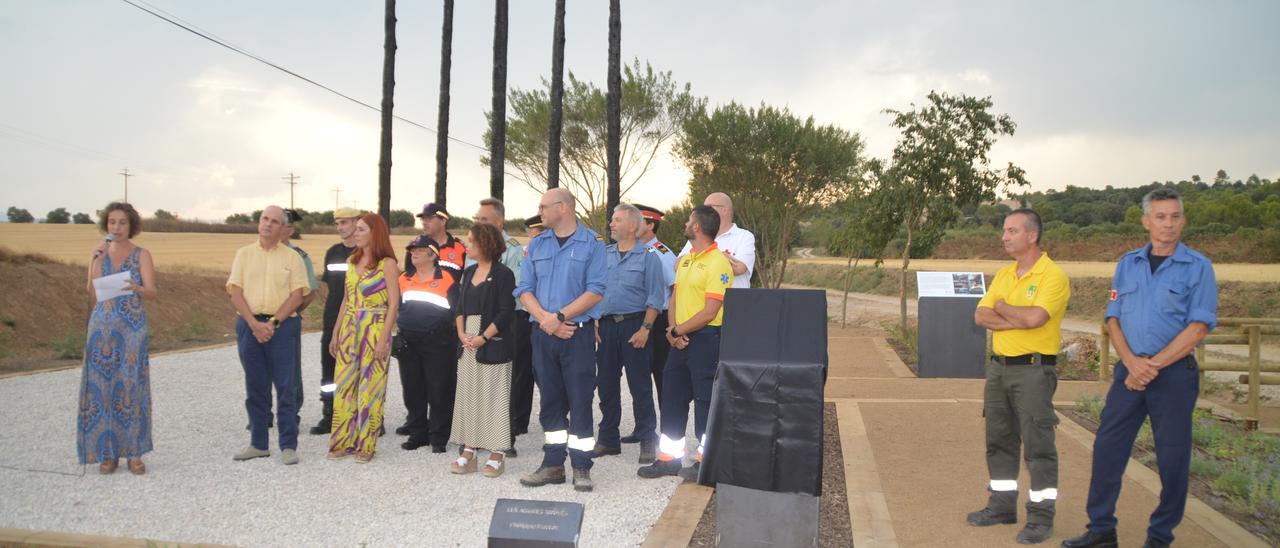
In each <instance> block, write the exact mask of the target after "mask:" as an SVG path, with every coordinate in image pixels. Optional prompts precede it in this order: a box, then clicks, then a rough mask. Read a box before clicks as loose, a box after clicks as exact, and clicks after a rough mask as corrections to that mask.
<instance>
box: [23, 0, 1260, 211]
mask: <svg viewBox="0 0 1280 548" xmlns="http://www.w3.org/2000/svg"><path fill="white" fill-rule="evenodd" d="M147 3H149V5H152V6H155V7H158V8H160V9H162V10H164V11H166V12H168V13H171V14H173V15H176V16H177V17H180V18H181V19H183V20H185V21H187V22H189V23H192V24H194V25H195V26H197V27H199V28H201V29H203V30H205V31H208V32H209V33H211V34H213V35H216V36H218V37H220V38H222V39H224V40H226V41H228V42H230V43H232V44H235V45H236V46H239V47H241V48H243V49H245V50H248V51H250V52H253V53H255V54H257V55H259V56H262V57H264V58H266V59H269V60H271V61H273V62H275V63H277V64H280V65H282V66H284V67H287V68H289V69H291V70H293V71H295V72H298V73H300V74H302V75H305V76H307V77H309V78H312V79H314V80H317V81H319V82H322V83H324V84H326V85H328V86H330V87H332V88H335V89H337V90H339V91H342V92H343V93H346V94H348V95H351V96H353V97H356V98H358V99H361V100H363V101H365V102H368V103H371V104H377V103H378V101H379V99H380V89H381V67H382V17H383V13H382V9H383V3H382V2H377V1H374V0H363V1H350V0H290V1H284V0H280V1H271V2H262V1H249V0H222V1H217V2H210V1H196V0H147ZM399 4H400V5H399V26H398V39H399V45H400V49H399V53H398V55H397V57H396V79H397V86H396V106H395V112H396V114H398V115H401V116H404V117H406V118H408V119H410V120H413V121H415V122H419V123H422V124H423V125H426V126H429V127H434V125H435V119H436V102H437V100H438V97H437V89H438V75H439V67H438V62H439V45H440V17H441V14H440V5H439V2H424V1H417V2H400V3H399ZM607 4H608V3H607V2H605V1H604V0H590V1H587V0H576V1H575V0H570V1H569V2H568V19H567V29H568V32H567V34H568V39H567V46H566V64H567V68H568V70H570V71H573V72H574V73H575V74H577V75H578V76H579V77H580V78H583V79H588V80H592V81H595V82H599V83H601V84H603V82H604V79H605V66H606V41H607V27H606V22H607V17H608V13H607ZM553 5H554V2H553V1H552V0H515V1H513V2H511V28H510V38H509V40H510V46H509V48H510V58H509V73H508V85H509V86H511V87H519V88H530V87H534V86H538V85H540V84H539V79H540V78H541V77H543V76H546V75H547V74H549V71H550V59H551V30H552V11H553ZM622 17H623V23H622V29H623V30H622V33H623V36H622V55H623V58H624V60H629V59H632V58H639V59H641V60H647V61H650V62H651V63H652V64H653V65H654V66H655V67H656V68H658V69H661V70H670V71H672V72H673V73H674V77H675V78H676V79H677V80H679V81H682V82H689V83H691V84H692V86H693V92H694V93H695V94H697V95H701V96H705V97H707V98H709V100H710V102H711V104H712V105H716V104H722V103H727V102H729V101H738V102H740V103H746V104H750V105H756V104H759V103H761V102H764V103H769V104H771V105H778V106H787V107H789V108H790V109H791V110H792V111H794V112H795V113H797V114H801V115H812V116H813V117H815V119H816V120H818V121H819V122H821V123H831V124H837V125H840V126H842V127H844V128H846V129H849V130H851V131H856V132H858V133H860V134H861V135H862V136H863V137H864V139H865V140H866V141H867V145H868V146H867V151H868V153H870V154H873V155H876V156H881V157H884V156H887V155H888V154H889V153H890V151H891V150H892V147H893V144H894V140H895V138H896V134H895V132H893V131H892V130H891V129H890V128H889V127H888V122H889V117H888V116H886V115H884V114H882V112H881V111H882V110H883V109H885V108H898V109H901V108H908V107H909V105H910V104H911V103H912V102H913V101H915V102H920V101H922V100H923V98H924V96H925V94H927V93H928V92H929V90H932V89H937V90H944V91H947V92H951V93H967V94H971V95H980V96H985V95H990V96H992V97H993V99H994V101H995V106H996V110H997V111H999V112H1003V113H1008V114H1010V115H1011V116H1012V117H1013V119H1014V120H1015V121H1016V122H1017V124H1018V132H1017V135H1015V136H1014V137H1011V138H1005V139H1004V140H1003V141H1001V142H1000V143H999V145H998V146H997V150H996V154H995V156H996V158H995V159H996V160H997V161H1001V162H1003V161H1013V162H1015V163H1018V164H1019V165H1022V166H1023V167H1025V168H1026V169H1027V171H1028V177H1029V178H1030V179H1031V181H1032V182H1033V185H1034V188H1036V189H1047V188H1062V187H1064V186H1066V185H1068V184H1075V185H1088V186H1102V185H1108V184H1109V185H1116V186H1132V185H1138V184H1144V183H1147V182H1150V181H1152V180H1165V179H1181V178H1187V177H1189V176H1190V175H1192V174H1200V175H1202V176H1205V177H1206V178H1207V177H1211V176H1212V174H1213V173H1214V172H1215V171H1216V170H1217V169H1219V168H1223V169H1226V170H1227V171H1228V172H1229V173H1230V174H1231V175H1232V176H1234V177H1239V178H1244V177H1247V176H1248V175H1249V174H1250V173H1257V174H1258V175H1260V176H1263V177H1270V178H1276V177H1278V176H1280V154H1278V153H1277V152H1278V151H1280V102H1277V101H1276V95H1277V91H1280V70H1277V69H1278V67H1280V65H1278V64H1277V61H1276V60H1277V59H1280V33H1277V31H1276V26H1275V22H1276V21H1280V3H1277V2H1274V1H1270V0H1256V1H1232V2H1192V1H1135V2H1101V1H1084V2H1057V3H1045V2H1012V1H1008V2H987V1H970V2H942V1H939V2H925V1H921V2H895V1H888V0H885V1H879V0H877V1H852V0H847V1H804V0H800V1H794V2H781V1H772V2H769V1H742V0H739V1H728V0H725V1H719V0H717V1H711V0H699V1H697V2H689V1H677V0H643V1H639V0H631V1H626V2H623V14H622ZM492 19H493V5H492V2H488V1H484V0H461V1H459V2H457V7H456V11H455V19H454V45H453V77H452V79H453V94H452V95H453V108H452V125H451V127H450V134H451V135H452V136H455V137H457V138H459V139H462V140H464V141H468V142H471V143H477V144H480V143H481V142H482V135H483V132H484V123H485V122H484V114H483V113H484V111H485V109H486V108H488V106H489V101H490V95H489V94H490V86H491V80H490V78H491V59H492V53H491V47H492V39H493V36H492V33H493V21H492ZM0 75H3V80H4V84H3V85H0V166H3V169H0V209H7V208H8V207H9V206H10V205H17V206H19V207H23V208H27V209H29V210H30V211H31V212H32V213H33V214H35V215H36V216H37V217H43V215H44V213H45V212H47V211H49V210H50V209H53V208H55V207H59V206H62V207H67V208H68V209H69V210H71V211H73V212H75V211H87V212H92V211H93V210H94V209H96V208H99V207H101V206H102V205H103V204H104V203H106V202H107V201H109V200H111V199H116V198H120V197H121V196H123V193H124V189H123V184H122V180H123V178H122V177H121V176H120V175H118V173H119V172H120V171H121V169H123V168H125V167H128V168H129V170H130V171H131V172H133V173H135V174H136V177H132V178H131V179H130V189H129V197H130V199H131V200H132V201H133V202H134V203H135V204H137V205H138V206H139V209H141V210H143V211H146V212H150V211H153V210H155V209H157V208H163V209H167V210H170V211H175V212H177V213H179V214H181V215H183V216H185V217H195V218H203V219H221V218H222V217H224V216H226V215H227V214H228V213H231V212H236V211H249V210H252V209H256V208H259V207H261V206H262V205H264V204H266V203H271V202H276V203H287V202H288V200H289V187H288V186H287V185H286V184H285V182H284V181H283V180H282V177H284V176H286V175H288V174H289V173H290V172H292V173H296V174H298V175H300V176H301V184H300V185H298V187H297V197H296V200H297V204H298V205H299V206H300V207H304V208H308V209H329V208H332V207H333V205H334V204H335V201H340V202H341V203H342V205H352V204H355V205H357V206H359V207H364V208H373V207H375V206H376V196H377V162H378V128H379V125H378V123H379V122H378V114H377V113H376V112H373V111H371V110H368V109H366V108H364V107H361V106H359V105H356V104H353V103H351V102H348V101H347V100H345V99H342V98H340V97H337V96H335V95H333V94H331V93H328V92H326V91H323V90H320V89H317V88H315V87H313V86H311V85H309V84H306V83H304V82H302V81H300V80H298V79H295V78H293V77H290V76H288V75H286V74H283V73H281V72H279V71H277V70H275V69H272V68H269V67H266V66H264V65H262V64H260V63H258V62H255V61H253V60H251V59H248V58H246V57H243V56H241V55H238V54H236V53H233V52H231V51H228V50H226V49H223V48H221V47H219V46H217V45H215V44H212V43H210V42H208V41H205V40H203V39H200V38H198V37H196V36H194V35H192V34H189V33H187V32H185V31H183V30H181V29H179V28H177V27H174V26H172V25H170V24H168V23H165V22H163V21H161V20H159V19H156V18H154V17H152V16H150V15H147V14H146V13H143V12H142V11H140V10H138V9H137V8H135V7H133V6H130V5H129V4H126V3H124V2H122V1H118V0H0ZM601 87H603V85H601ZM394 143H395V149H394V150H395V157H394V173H393V188H392V196H393V198H392V206H393V207H395V208H405V209H416V208H418V207H420V206H421V204H422V203H423V202H425V201H428V200H429V199H430V198H431V196H432V195H433V190H432V189H433V184H434V173H435V135H434V134H433V133H431V132H429V131H426V130H423V129H421V128H417V127H414V126H412V125H409V124H404V123H399V122H398V123H397V124H396V126H395V139H394ZM480 154H481V153H480V151H478V150H476V149H474V148H471V147H468V146H466V145H463V144H459V143H452V144H451V148H450V161H449V167H450V187H449V202H450V204H451V206H452V207H451V209H453V210H454V213H455V214H465V215H470V214H471V212H472V211H471V209H472V208H471V207H470V204H472V203H474V202H475V201H476V200H478V199H480V198H482V197H483V196H484V195H485V194H487V189H488V169H487V168H485V167H483V166H481V165H480V163H479V157H480ZM658 163H659V165H658V169H656V170H655V171H654V172H652V175H650V177H649V178H648V179H646V181H645V182H644V183H643V184H642V186H643V188H641V187H637V188H636V189H635V190H633V192H632V194H631V195H629V197H628V198H629V199H632V200H635V201H640V202H646V203H650V204H652V205H657V206H668V205H671V204H672V203H674V202H676V201H679V200H680V199H682V198H683V196H684V194H685V192H686V175H685V174H684V172H683V171H682V169H681V168H680V166H679V165H678V164H677V163H676V162H675V161H674V160H672V159H670V158H665V157H664V158H662V159H660V161H659V162H658ZM507 184H508V187H507V199H508V202H509V203H510V204H511V207H512V208H513V209H514V210H515V211H516V212H517V213H520V214H522V215H526V214H531V213H533V210H534V205H535V204H536V195H535V194H534V193H533V192H532V191H531V190H529V189H527V188H525V187H523V186H522V184H521V183H519V182H515V181H512V180H511V179H510V178H508V183H507ZM335 188H336V189H340V193H339V194H338V195H337V196H336V197H335V194H334V192H333V189H335ZM335 198H336V200H335Z"/></svg>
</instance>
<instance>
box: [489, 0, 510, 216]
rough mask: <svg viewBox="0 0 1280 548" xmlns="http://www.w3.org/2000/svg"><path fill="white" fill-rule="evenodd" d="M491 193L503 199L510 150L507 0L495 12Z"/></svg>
mask: <svg viewBox="0 0 1280 548" xmlns="http://www.w3.org/2000/svg"><path fill="white" fill-rule="evenodd" d="M490 124H491V131H490V132H489V133H490V140H489V195H490V196H493V197H494V198H497V199H499V200H501V199H502V184H503V175H504V173H503V167H504V164H505V163H506V153H507V0H497V1H496V2H495V6H494V14H493V119H492V120H490Z"/></svg>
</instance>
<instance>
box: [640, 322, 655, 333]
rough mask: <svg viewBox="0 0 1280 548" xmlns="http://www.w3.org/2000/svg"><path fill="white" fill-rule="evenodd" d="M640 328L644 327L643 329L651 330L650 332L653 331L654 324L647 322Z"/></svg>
mask: <svg viewBox="0 0 1280 548" xmlns="http://www.w3.org/2000/svg"><path fill="white" fill-rule="evenodd" d="M640 327H643V328H645V329H646V330H649V331H653V324H652V323H649V322H645V323H642V324H640Z"/></svg>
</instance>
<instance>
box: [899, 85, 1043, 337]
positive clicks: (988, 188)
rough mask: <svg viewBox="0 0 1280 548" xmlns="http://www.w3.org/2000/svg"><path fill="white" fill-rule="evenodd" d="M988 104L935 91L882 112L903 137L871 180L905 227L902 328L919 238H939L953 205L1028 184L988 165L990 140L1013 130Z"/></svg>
mask: <svg viewBox="0 0 1280 548" xmlns="http://www.w3.org/2000/svg"><path fill="white" fill-rule="evenodd" d="M992 106H993V103H992V101H991V98H990V97H985V98H976V97H969V96H967V95H959V96H952V95H948V94H946V93H938V92H936V91H933V92H930V93H929V95H928V103H927V104H925V105H923V106H920V107H917V106H916V105H914V104H913V105H912V109H911V110H908V111H905V112H903V111H897V110H886V111H885V112H886V113H888V114H891V115H893V122H892V123H891V124H890V125H891V126H893V127H895V128H898V129H899V130H901V132H902V135H901V137H899V140H898V144H897V145H896V146H895V147H894V149H893V163H892V164H890V165H888V166H887V167H885V168H883V169H877V170H875V180H876V183H877V184H878V188H880V189H881V190H882V191H883V192H886V193H887V194H886V198H887V206H888V209H889V210H891V211H892V212H893V214H892V215H893V217H896V218H900V219H901V222H902V227H903V228H904V229H905V230H906V243H905V245H904V246H903V249H904V252H903V253H902V276H901V279H900V280H899V285H898V291H899V302H900V306H899V312H900V314H899V316H900V318H899V319H900V320H901V326H902V329H903V331H904V332H905V331H906V330H907V268H908V267H909V266H910V264H911V255H912V253H911V251H912V249H913V247H914V246H913V244H914V243H915V242H914V239H915V238H916V237H917V235H919V236H930V235H938V237H940V236H941V234H942V233H944V232H945V229H946V227H948V226H950V225H951V223H952V222H953V221H954V220H955V218H956V216H957V215H956V213H957V208H958V207H963V206H964V205H967V204H973V203H979V202H983V201H990V200H994V199H995V198H996V191H997V190H1006V191H1007V190H1008V189H1009V188H1011V187H1015V186H1022V185H1026V184H1027V182H1026V179H1025V176H1024V172H1023V170H1022V168H1019V167H1017V166H1015V165H1013V164H1012V163H1010V164H1008V165H1007V166H1006V167H1004V168H1002V169H997V168H994V167H992V165H991V161H990V159H989V158H988V153H989V152H990V151H991V147H992V146H994V145H995V142H996V138H997V137H999V136H1001V135H1013V132H1014V130H1015V128H1016V126H1015V124H1014V123H1013V119H1012V118H1010V117H1009V116H1008V115H1007V114H1000V115H996V114H992V113H991V107H992Z"/></svg>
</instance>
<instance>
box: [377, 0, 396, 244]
mask: <svg viewBox="0 0 1280 548" xmlns="http://www.w3.org/2000/svg"><path fill="white" fill-rule="evenodd" d="M385 28H386V39H385V40H384V42H383V44H382V146H381V150H380V152H379V155H378V214H379V215H382V218H383V219H390V218H391V119H392V118H391V110H392V107H393V104H394V102H393V101H392V98H393V97H394V95H395V89H396V0H387V6H386V18H385Z"/></svg>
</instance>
